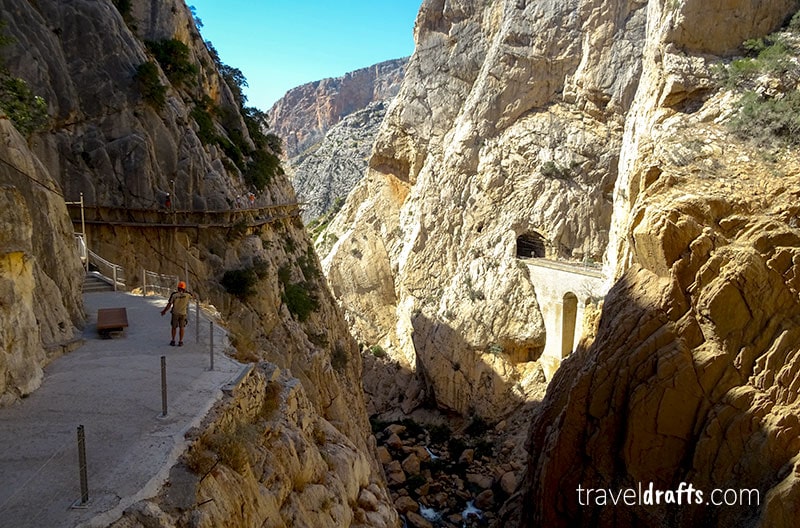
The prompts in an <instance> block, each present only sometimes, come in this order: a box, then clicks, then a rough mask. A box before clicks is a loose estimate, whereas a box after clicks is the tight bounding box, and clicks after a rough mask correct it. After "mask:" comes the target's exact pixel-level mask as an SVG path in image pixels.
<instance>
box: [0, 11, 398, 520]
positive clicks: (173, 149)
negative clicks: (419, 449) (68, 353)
mask: <svg viewBox="0 0 800 528" xmlns="http://www.w3.org/2000/svg"><path fill="white" fill-rule="evenodd" d="M0 6H2V12H3V15H4V16H3V19H4V21H5V22H6V26H5V28H4V29H3V31H4V34H5V35H7V36H9V37H11V39H12V41H11V42H10V43H9V44H8V45H7V46H6V47H5V48H4V49H3V51H4V60H5V64H6V66H7V68H8V70H9V72H10V74H11V75H13V76H15V77H19V78H21V79H23V80H24V81H25V82H26V83H27V85H28V86H30V88H31V90H32V92H33V93H34V94H36V95H37V96H40V97H42V98H43V99H44V101H45V102H46V104H47V110H48V114H49V119H48V121H47V123H46V124H44V125H43V126H41V127H40V128H38V129H37V130H35V131H33V132H32V133H31V134H30V135H29V136H28V141H27V145H26V143H25V141H24V140H23V139H21V138H20V137H19V135H18V134H17V133H16V132H15V131H14V130H9V128H10V125H9V122H8V121H7V120H5V119H4V120H2V121H0V124H2V126H3V135H4V136H3V137H4V145H3V147H2V148H3V150H2V155H3V156H4V159H5V157H6V156H8V157H9V158H10V159H7V160H6V161H8V162H11V165H13V167H10V166H9V167H10V168H7V167H6V166H4V167H3V169H2V173H0V174H2V177H3V178H4V179H3V181H2V183H3V184H4V187H3V193H2V194H3V197H2V200H3V203H4V204H7V205H8V206H9V207H8V208H6V207H5V206H4V207H3V211H4V212H3V213H2V214H3V222H4V224H5V223H8V224H9V225H13V226H14V227H13V229H10V230H9V231H8V233H7V234H5V235H4V237H3V239H4V240H3V243H2V257H0V258H2V269H3V279H2V281H3V282H2V284H3V286H2V288H3V291H5V292H8V293H9V296H8V297H7V296H4V299H6V298H8V299H11V298H13V299H14V301H15V304H14V305H13V308H12V307H10V306H9V307H0V309H2V310H4V313H8V314H11V313H12V311H13V317H11V316H9V318H8V319H7V318H5V317H4V318H3V343H4V345H7V344H8V346H5V350H4V352H6V353H5V355H4V357H3V360H4V364H3V369H4V375H5V376H4V377H5V380H6V383H8V382H9V380H10V382H11V383H12V384H13V386H11V387H9V386H8V385H7V386H6V387H4V391H5V394H6V395H9V396H8V397H10V398H13V397H14V396H16V395H22V394H23V393H25V392H29V391H30V390H32V389H34V388H35V386H36V384H37V383H38V380H39V379H40V378H41V371H40V367H39V365H41V363H42V362H43V361H44V359H43V358H44V355H45V354H46V352H41V350H42V349H44V348H45V347H47V346H49V345H51V344H54V343H55V344H57V343H59V342H61V341H63V340H65V339H70V338H71V337H72V335H73V330H72V328H73V326H74V325H77V324H81V322H82V319H83V313H82V308H81V301H80V293H79V289H78V288H79V284H80V282H81V281H82V279H83V274H82V271H81V269H80V261H79V260H78V255H77V251H76V250H75V242H74V240H73V238H72V236H73V235H72V229H71V226H70V223H71V222H70V218H69V216H68V213H67V207H66V206H65V205H64V201H77V200H78V199H79V197H80V195H81V193H82V194H83V197H84V200H85V202H86V206H87V213H88V214H90V215H91V217H92V218H93V222H92V223H90V224H89V225H88V227H87V231H88V233H87V234H88V241H89V246H90V248H91V249H92V250H94V251H96V252H97V253H99V254H100V255H101V256H103V257H105V258H107V259H109V260H111V261H113V262H116V263H118V264H120V265H122V267H123V270H124V273H123V274H124V277H125V281H126V284H127V286H128V287H129V288H135V287H138V286H140V285H141V280H140V277H141V271H142V269H147V270H152V271H155V272H159V273H165V274H172V275H178V276H181V277H184V275H185V273H187V272H188V276H185V278H186V279H187V280H188V282H189V284H190V287H191V289H192V290H193V291H194V292H195V293H196V294H198V295H199V296H200V298H201V299H202V300H203V301H204V302H208V303H210V304H212V305H213V306H215V307H216V308H217V309H218V310H219V312H220V315H221V316H222V319H223V320H225V321H226V323H227V326H228V330H229V331H230V333H231V336H232V340H233V343H234V345H235V347H236V352H235V353H236V354H237V356H238V357H239V359H242V360H249V361H253V362H268V363H269V364H270V365H271V366H272V368H273V369H280V372H281V376H280V379H279V380H278V381H277V383H278V384H279V385H281V389H280V390H281V391H284V390H289V387H291V386H295V389H294V391H295V393H296V394H302V398H301V399H302V403H298V404H297V405H300V406H302V412H301V414H302V415H303V417H304V418H303V419H304V420H305V419H308V420H310V422H309V423H313V424H315V427H316V428H317V429H319V430H321V431H323V432H324V433H325V434H324V435H322V436H320V435H317V436H315V437H314V441H315V442H316V445H317V446H318V447H319V448H320V449H321V450H323V451H324V450H325V449H335V448H336V446H338V445H340V444H347V446H348V447H347V449H344V450H342V453H341V454H339V455H337V456H336V457H335V459H333V462H335V463H332V464H331V465H322V466H319V467H316V469H314V472H313V474H306V473H305V471H306V470H307V469H308V468H306V467H296V466H292V465H291V464H289V466H288V469H287V470H286V472H284V473H282V474H281V475H280V476H279V477H276V478H278V480H280V481H281V482H282V484H281V485H280V486H279V487H281V489H284V490H287V489H288V490H291V489H292V488H291V486H290V485H289V487H288V488H286V486H285V485H287V483H286V482H283V481H284V480H286V479H288V480H292V479H305V478H310V479H311V480H309V481H308V482H309V483H314V482H319V483H325V482H328V481H330V482H333V481H336V482H340V483H342V485H337V486H327V487H326V486H317V487H315V488H314V489H315V490H317V492H316V493H317V496H318V498H319V499H320V500H324V501H326V502H327V503H329V504H332V505H333V504H337V505H339V506H337V509H336V511H338V512H339V514H337V515H336V516H335V517H333V521H332V522H333V523H334V524H332V525H338V526H359V525H362V526H363V525H369V526H396V525H397V523H398V519H397V515H396V513H395V512H394V510H393V509H392V508H391V507H390V506H388V504H389V499H388V493H386V492H385V479H384V476H383V471H382V468H381V466H380V463H379V462H378V461H377V458H376V454H375V446H374V440H373V439H372V436H371V434H370V426H369V423H368V420H367V415H366V413H365V403H364V399H363V393H362V391H361V386H360V374H361V359H360V355H359V354H358V350H357V345H356V343H355V341H354V340H353V339H352V337H351V336H350V334H349V332H348V330H347V326H346V323H345V320H344V318H343V317H342V314H341V312H340V310H339V308H338V307H337V306H336V304H335V303H334V302H333V299H332V297H331V295H330V292H329V291H328V289H327V286H326V284H325V280H324V277H322V275H321V272H320V265H319V262H318V260H317V258H316V255H315V254H314V251H313V247H312V245H311V242H310V240H309V239H308V237H307V235H306V233H305V230H304V227H303V224H302V222H301V221H300V219H299V213H298V209H297V207H296V198H295V195H294V191H293V190H292V188H291V185H290V184H289V182H288V180H287V178H286V177H285V175H284V174H283V172H282V170H281V169H280V167H278V166H277V165H276V164H275V162H276V161H277V156H276V155H275V151H274V149H273V148H272V147H271V146H270V145H271V143H270V142H271V141H272V139H271V137H270V136H269V135H265V134H264V131H263V130H262V129H259V126H258V125H259V123H257V122H254V121H253V120H252V119H248V116H247V115H245V114H244V113H243V111H242V109H241V104H240V103H241V101H240V100H239V98H238V95H237V94H238V88H240V87H236V86H233V85H230V84H228V81H229V80H230V79H228V81H226V79H225V77H224V76H223V75H220V73H219V66H220V64H219V63H218V62H217V61H218V59H216V58H215V57H213V56H212V55H211V54H210V53H209V51H208V50H207V49H206V45H205V43H204V41H203V39H202V37H201V35H200V34H199V32H198V30H197V28H196V27H195V23H194V20H193V18H192V16H191V13H190V11H189V9H188V8H187V6H186V5H185V4H184V3H183V2H182V1H179V0H170V1H167V2H159V1H155V0H153V1H146V0H141V1H133V2H121V1H120V2H112V1H110V0H103V1H96V0H76V1H73V2H61V1H56V0H42V1H38V2H35V3H31V2H27V1H23V0H2V1H0ZM165 49H166V50H167V53H163V50H165ZM160 53H161V55H160ZM8 138H10V139H8ZM31 178H35V179H37V180H38V181H39V184H38V185H37V184H36V183H32V182H31ZM43 187H47V188H48V189H49V188H52V190H54V191H55V192H51V191H49V190H47V189H44V188H43ZM248 191H254V194H255V200H254V201H255V203H254V204H253V205H254V206H255V207H256V208H257V210H254V211H242V210H240V208H241V204H240V202H239V197H240V196H242V195H244V194H246V193H247V192H248ZM167 193H171V204H170V205H167V203H166V196H167ZM62 196H63V197H62ZM272 206H283V208H281V209H268V208H269V207H272ZM258 208H266V209H262V210H258ZM232 210H233V212H231V213H230V214H228V213H221V212H220V211H223V212H225V211H232ZM264 211H267V213H265V212H264ZM276 211H279V212H280V214H278V213H276ZM69 214H70V215H72V216H73V218H75V217H77V214H78V213H77V210H75V209H74V208H72V209H70V212H69ZM214 215H217V216H214ZM265 215H266V216H265ZM219 218H223V219H227V220H223V221H219ZM211 219H216V220H214V221H211ZM167 224H168V225H167ZM56 255H57V257H56ZM12 322H13V323H15V324H16V326H15V327H14V328H11V327H10V325H9V323H12ZM15 336H17V337H15ZM19 336H25V339H24V340H20V339H19ZM6 338H8V339H6ZM18 349H19V350H23V352H20V351H19V350H18ZM26 354H27V355H26ZM9 357H10V359H7V358H9ZM20 363H25V365H23V366H22V367H20ZM37 369H39V370H37ZM271 381H273V382H275V381H276V380H271ZM4 397H5V396H4ZM261 398H262V399H263V398H264V395H262V396H261ZM298 398H299V397H298ZM282 409H285V407H282ZM276 419H280V418H276ZM304 423H305V422H304ZM262 425H264V424H263V423H262ZM262 433H263V431H262ZM306 433H307V431H306ZM304 434H305V433H304ZM255 444H256V445H255V446H254V447H253V448H254V449H257V450H262V451H264V452H267V453H272V454H271V455H270V456H273V457H276V458H281V457H282V452H283V451H282V450H283V449H284V448H285V449H292V448H291V447H289V443H286V445H284V444H282V443H281V442H277V443H273V442H272V437H271V436H269V435H267V434H266V433H264V434H262V435H260V436H259V435H256V442H255ZM320 456H321V455H320ZM226 467H227V466H226V462H225V461H224V460H220V463H219V464H217V465H215V466H214V469H213V471H214V472H215V475H214V477H215V478H217V477H218V478H219V479H224V478H225V476H224V474H225V471H226ZM353 468H357V469H358V471H357V473H358V478H357V479H352V478H351V477H352V470H353ZM217 473H219V474H217ZM261 477H263V479H262V478H261ZM268 478H269V479H271V478H273V477H271V476H268V475H264V474H259V478H257V479H256V480H254V481H252V486H254V487H253V489H258V490H259V492H260V493H261V492H264V493H266V491H265V490H266V489H267V488H268V487H269V486H268V482H266V480H264V479H268ZM326 479H327V480H326ZM196 484H197V483H196V482H193V481H187V483H186V487H185V488H182V493H187V494H190V495H191V494H193V493H195V492H198V488H197V487H196ZM363 489H370V490H371V491H370V495H371V496H372V497H374V503H371V506H370V507H371V508H372V510H370V511H373V510H374V511H373V513H371V514H369V516H368V517H369V518H368V519H367V517H365V515H363V511H362V513H358V512H359V511H361V510H363V508H362V507H361V506H358V500H359V497H360V496H361V492H362V491H363ZM323 491H324V492H323ZM220 493H221V494H227V495H226V496H225V497H219V500H220V501H223V502H226V504H234V505H238V506H232V508H234V509H235V508H237V507H242V508H243V507H244V506H243V505H242V504H241V501H242V500H244V499H243V498H242V497H241V496H240V495H239V494H238V491H237V489H236V488H235V487H234V486H227V487H226V486H223V487H222V488H221V491H220ZM157 504H160V503H159V499H154V501H153V502H150V501H145V502H144V503H142V504H140V505H139V506H138V507H140V508H144V509H150V508H153V507H156V505H157ZM175 507H177V508H178V509H179V510H180V507H181V506H180V504H177V505H176V504H175V503H171V506H165V508H168V509H170V508H175ZM273 507H274V508H273ZM302 507H304V506H303V505H302V504H300V502H298V496H297V495H295V494H293V493H292V492H287V493H283V492H281V493H280V494H279V495H278V496H276V498H275V501H274V502H273V503H271V504H270V507H269V508H267V507H264V508H258V507H256V508H253V509H250V510H248V511H249V512H251V514H252V517H251V518H253V519H255V518H258V519H259V521H258V523H257V524H258V525H262V524H263V523H265V522H267V521H270V519H271V518H272V516H273V515H274V512H275V508H277V510H278V511H279V514H280V516H282V517H285V518H291V516H292V515H293V514H294V513H295V512H296V511H297V510H298V509H301V508H302ZM171 511H172V510H171ZM376 512H377V513H376ZM298 515H300V514H298ZM127 519H128V520H129V521H130V522H132V523H134V524H133V525H137V526H138V524H136V523H138V522H139V521H137V520H136V516H135V515H133V516H129V517H127ZM209 519H211V520H207V521H203V522H206V523H208V524H205V525H207V526H211V525H214V526H216V524H214V523H215V521H214V520H213V519H215V518H214V517H213V516H212V517H210V518H209ZM126 522H127V521H126ZM143 522H144V521H143ZM153 522H156V521H152V520H150V521H146V525H147V526H153ZM157 522H159V523H161V524H160V525H162V526H174V525H175V526H186V525H189V524H191V523H193V522H194V521H191V520H189V519H187V518H185V517H183V516H181V515H180V514H175V515H172V514H170V516H169V517H164V518H161V517H158V521H157ZM270 522H271V521H270ZM275 522H277V520H276V521H275ZM187 523H188V524H187ZM336 523H338V524H336ZM191 525H194V524H191Z"/></svg>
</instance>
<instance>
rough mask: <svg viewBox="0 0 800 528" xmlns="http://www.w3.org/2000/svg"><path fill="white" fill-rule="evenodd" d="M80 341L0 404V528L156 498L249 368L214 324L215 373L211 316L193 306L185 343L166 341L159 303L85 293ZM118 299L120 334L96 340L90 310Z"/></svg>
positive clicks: (80, 521)
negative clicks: (81, 439) (193, 436)
mask: <svg viewBox="0 0 800 528" xmlns="http://www.w3.org/2000/svg"><path fill="white" fill-rule="evenodd" d="M84 302H85V306H86V311H87V313H88V314H89V316H90V317H89V323H88V324H87V327H86V329H85V330H84V332H83V337H84V339H85V344H84V345H83V346H81V347H80V348H79V349H77V350H75V351H74V352H72V353H71V354H68V355H66V356H63V357H61V358H58V359H56V360H55V361H53V362H52V363H51V364H50V365H48V366H47V367H46V368H45V379H44V383H43V384H42V386H41V388H39V389H38V390H37V391H35V392H34V393H33V394H32V395H30V396H29V397H27V398H25V399H24V400H22V401H21V402H19V403H18V404H16V405H13V406H11V407H9V408H4V409H0V526H3V527H6V526H8V527H12V526H13V527H15V528H28V527H30V528H41V527H44V526H47V527H74V526H107V525H108V524H109V523H110V522H113V520H114V519H116V518H117V517H118V516H119V515H120V514H121V513H122V511H123V510H124V509H125V508H126V507H128V506H129V505H130V504H132V503H134V502H136V501H138V500H141V499H143V498H146V497H148V496H151V495H154V494H155V493H156V492H157V491H158V489H159V487H160V486H161V484H162V483H163V482H164V480H165V479H166V478H167V476H168V472H169V468H170V467H171V466H172V465H173V464H174V462H175V461H176V460H177V458H178V456H180V454H181V453H182V452H183V450H184V448H185V438H184V434H185V432H186V431H187V430H189V429H190V428H191V427H193V426H196V425H198V424H199V423H200V422H201V421H202V419H203V417H204V416H205V415H206V414H207V412H208V411H209V409H210V408H211V406H212V405H213V404H214V403H215V402H216V401H217V400H219V398H220V397H221V395H222V392H221V389H222V388H223V387H224V386H226V385H227V384H230V383H232V382H234V380H236V379H237V378H238V376H239V375H240V374H241V373H242V372H243V371H244V370H246V368H247V367H246V366H245V365H243V364H241V363H238V362H236V361H234V360H232V359H230V358H229V357H227V356H226V355H225V354H223V352H222V351H223V350H224V348H225V347H227V344H228V341H227V335H226V334H225V332H224V331H223V330H222V329H221V328H219V327H217V326H216V325H215V331H214V343H215V347H214V349H215V355H214V370H213V371H211V370H209V366H210V357H209V356H210V346H209V330H210V328H209V322H208V320H207V319H206V318H205V317H203V316H202V315H201V318H200V324H199V328H200V330H201V332H200V342H199V343H196V335H197V334H196V328H195V325H196V317H195V313H194V306H192V312H191V313H190V317H189V321H190V323H189V327H188V328H187V330H186V339H185V343H186V345H185V346H183V347H170V346H169V345H168V343H169V337H170V335H169V314H167V315H166V316H164V317H161V315H160V310H161V308H162V307H163V306H164V305H165V304H166V300H165V299H163V298H160V297H146V298H143V297H138V296H134V295H131V294H128V293H121V292H103V293H89V294H86V295H84ZM121 306H124V307H125V308H126V309H127V315H128V323H129V327H128V328H127V329H126V330H125V332H124V335H123V336H121V337H117V338H114V339H100V338H99V337H98V335H97V332H96V329H95V322H96V314H97V309H98V308H112V307H121ZM161 356H166V372H167V396H168V398H167V407H168V409H167V415H166V417H162V398H161V361H160V358H161ZM79 425H83V426H84V430H85V436H86V456H87V468H88V487H89V501H88V503H87V504H86V505H85V506H86V507H85V508H82V509H76V508H72V507H71V506H72V505H73V504H74V503H75V502H76V501H77V502H78V503H79V502H80V497H81V491H80V479H79V468H78V449H77V428H78V426H79Z"/></svg>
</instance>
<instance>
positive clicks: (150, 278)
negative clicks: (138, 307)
mask: <svg viewBox="0 0 800 528" xmlns="http://www.w3.org/2000/svg"><path fill="white" fill-rule="evenodd" d="M178 280H179V279H178V276H177V275H164V274H162V273H156V272H155V271H150V270H146V269H143V270H142V296H143V297H147V292H148V291H149V292H151V293H155V294H158V295H162V296H164V297H169V295H170V293H172V292H173V291H175V289H176V288H177V286H178Z"/></svg>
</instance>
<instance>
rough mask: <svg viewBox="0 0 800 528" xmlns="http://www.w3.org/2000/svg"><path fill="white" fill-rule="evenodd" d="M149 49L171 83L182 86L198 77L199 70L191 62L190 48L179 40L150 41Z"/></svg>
mask: <svg viewBox="0 0 800 528" xmlns="http://www.w3.org/2000/svg"><path fill="white" fill-rule="evenodd" d="M145 45H146V46H147V49H148V50H150V53H152V54H153V56H154V57H155V58H156V60H157V61H158V63H159V64H160V65H161V69H162V70H164V74H165V75H166V76H167V79H169V80H170V82H171V83H173V84H176V85H180V84H184V83H185V82H186V81H188V80H189V79H191V78H193V77H194V76H196V75H197V72H198V68H197V66H196V65H194V64H192V63H191V61H190V60H189V58H190V54H189V46H187V45H186V44H184V43H183V42H181V41H180V40H177V39H168V40H159V41H153V40H148V41H146V42H145Z"/></svg>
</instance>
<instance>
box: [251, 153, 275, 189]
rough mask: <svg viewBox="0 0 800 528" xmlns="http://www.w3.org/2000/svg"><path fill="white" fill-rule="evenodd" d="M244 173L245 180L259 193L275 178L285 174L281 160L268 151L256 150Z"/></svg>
mask: <svg viewBox="0 0 800 528" xmlns="http://www.w3.org/2000/svg"><path fill="white" fill-rule="evenodd" d="M250 158H251V159H250V161H249V162H248V163H247V167H246V168H245V171H244V180H245V182H247V184H248V185H252V186H253V187H255V188H256V189H258V190H259V191H261V190H264V188H266V186H267V185H268V184H269V182H270V181H271V180H272V178H273V177H274V176H279V175H282V174H283V168H281V160H280V158H278V156H276V155H275V154H273V153H271V152H268V151H266V150H255V151H253V152H252V154H251V155H250Z"/></svg>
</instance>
